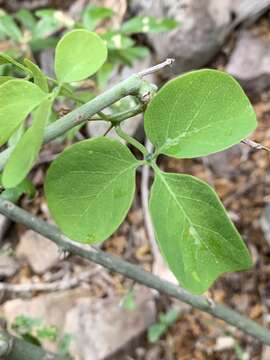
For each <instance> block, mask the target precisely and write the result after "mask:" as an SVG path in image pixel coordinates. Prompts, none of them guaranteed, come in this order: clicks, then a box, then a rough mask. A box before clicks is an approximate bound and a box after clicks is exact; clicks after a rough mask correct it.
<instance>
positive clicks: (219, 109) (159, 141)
mask: <svg viewBox="0 0 270 360" xmlns="http://www.w3.org/2000/svg"><path fill="white" fill-rule="evenodd" d="M28 15H29V14H28V13H20V15H18V19H20V20H19V21H21V22H23V21H24V20H23V19H24V17H28ZM37 15H38V16H39V17H40V18H41V19H43V21H44V23H45V24H47V25H48V27H49V28H50V26H51V27H52V28H54V26H58V25H57V24H58V22H57V21H60V20H59V18H58V17H57V16H58V15H59V14H58V15H57V14H56V13H55V12H54V11H53V10H48V9H47V10H42V11H41V12H39V13H38V14H37ZM56 15H57V16H56ZM112 15H113V14H112V13H111V12H109V11H106V10H104V9H103V8H96V7H89V8H88V10H87V15H85V18H84V22H85V24H86V23H87V26H88V28H90V29H92V28H95V27H96V26H99V25H100V23H101V22H102V21H103V20H104V19H107V18H109V17H111V16H112ZM52 18H53V19H52ZM49 19H50V20H49ZM32 20H33V21H32V25H31V26H33V27H34V28H35V29H36V27H37V26H38V25H37V24H38V23H39V22H37V23H35V21H34V19H32ZM56 20H57V21H56ZM61 21H67V20H63V19H62V20H61ZM147 24H148V26H150V25H151V27H152V28H151V31H156V30H155V29H157V28H158V26H159V28H158V29H159V31H161V29H162V28H163V29H164V27H165V26H167V28H166V29H167V30H168V29H169V28H170V27H173V26H174V25H173V24H172V23H170V22H169V23H166V22H162V21H154V20H153V19H152V18H149V19H148V20H147ZM166 24H167V25H166ZM145 25H146V20H145V18H136V19H135V20H134V21H128V22H127V23H126V24H125V26H124V30H123V29H119V30H108V31H106V32H105V33H104V34H103V35H102V38H101V37H99V36H98V35H96V34H95V33H93V32H90V31H89V30H85V29H76V30H72V31H71V32H69V33H67V34H65V35H64V37H63V38H62V39H61V40H60V41H59V43H58V45H57V47H56V56H55V72H56V76H57V80H55V79H51V78H48V77H47V76H46V75H45V74H43V72H42V71H41V69H40V68H39V67H38V66H37V65H36V64H35V63H34V62H32V61H30V60H25V61H24V65H23V64H21V63H20V62H18V61H16V60H14V59H13V58H12V57H11V56H9V55H7V54H0V64H2V65H3V66H4V67H5V66H7V67H9V68H11V69H13V70H14V75H17V76H19V77H23V79H17V78H16V79H15V78H13V77H10V76H8V75H7V74H4V73H3V76H2V77H0V83H1V85H0V146H2V145H4V146H6V149H5V150H4V151H3V152H1V153H0V166H1V164H3V163H6V165H5V167H4V171H3V174H2V180H1V184H2V185H1V191H2V193H1V196H4V197H5V198H8V199H11V200H12V201H17V200H18V199H19V197H20V196H21V195H22V194H23V193H27V194H30V195H31V194H32V193H33V191H32V190H33V186H32V184H31V183H30V182H29V181H27V180H26V176H27V174H28V173H29V171H30V170H31V168H32V167H33V165H34V162H35V160H36V159H37V156H38V153H39V151H40V149H41V146H42V142H43V138H44V132H45V126H46V124H47V123H48V122H51V121H54V120H55V119H56V118H57V116H56V115H55V114H56V112H55V110H54V102H55V100H57V101H59V100H60V102H61V101H63V99H65V98H68V99H69V101H70V100H72V101H73V103H74V105H75V106H78V105H80V104H82V103H85V102H87V101H89V99H91V98H93V97H94V96H95V95H94V91H91V92H88V91H84V89H83V88H82V89H81V88H79V87H78V84H73V82H78V81H81V80H84V79H86V78H88V77H90V76H92V75H95V77H94V78H92V79H94V80H95V81H96V82H97V84H98V86H99V88H102V87H103V86H105V84H106V82H107V80H108V78H109V76H110V73H111V71H112V70H113V67H114V66H115V64H116V63H117V62H118V60H119V57H120V58H121V61H122V62H123V61H124V62H125V63H129V64H132V62H133V61H134V59H135V58H139V57H143V56H145V48H144V47H137V46H135V42H134V40H133V38H131V37H130V36H129V34H130V33H133V31H142V32H143V31H144V30H145V29H143V26H145ZM44 26H45V25H44ZM85 26H86V25H85ZM127 29H129V30H127ZM132 29H133V30H132ZM35 31H36V30H35ZM149 31H150V30H149ZM105 40H106V41H107V46H108V49H109V52H108V59H107V47H106V43H105ZM106 59H107V60H106ZM92 79H91V81H92ZM132 79H133V78H132ZM134 79H137V78H136V77H134ZM136 81H137V80H136ZM71 83H72V84H71ZM116 89H117V90H116V91H120V92H119V93H117V94H118V95H119V97H121V94H122V92H121V87H117V88H116ZM119 89H120V90H119ZM149 89H150V90H149ZM145 91H146V92H147V91H148V92H150V95H149V98H151V96H152V95H153V93H155V91H156V87H155V86H153V85H150V84H148V83H147V82H146V81H145V82H143V81H142V86H141V89H140V91H139V94H138V93H136V94H132V95H130V96H128V97H125V98H124V99H121V100H120V101H118V102H117V103H114V104H112V105H111V106H110V107H109V108H107V109H106V111H105V113H104V112H102V113H98V114H97V115H96V116H98V117H99V119H100V118H102V119H105V120H106V121H108V122H110V123H111V125H112V126H116V125H119V124H120V122H121V121H123V119H125V117H123V114H124V115H125V114H126V113H125V112H127V113H128V114H129V116H130V113H131V112H132V111H131V110H133V109H136V107H139V108H140V109H142V108H143V109H145V107H146V111H145V124H144V125H145V132H146V135H147V137H148V138H149V139H150V141H151V142H152V144H153V145H154V152H153V153H150V154H149V153H148V151H147V149H146V148H145V147H144V146H143V145H142V144H140V143H139V142H138V141H136V140H135V139H133V138H131V137H129V136H128V135H127V134H125V133H124V132H123V131H122V130H121V129H120V127H119V126H117V134H118V136H120V137H122V138H123V139H124V140H126V141H128V142H129V143H130V144H132V145H133V146H135V147H136V148H137V150H138V151H140V152H141V153H142V155H143V160H137V158H135V157H134V155H133V154H132V153H131V152H130V150H129V149H128V148H127V147H126V146H125V145H123V144H121V143H120V142H118V141H117V140H109V139H107V138H105V137H100V138H95V139H90V140H85V141H82V142H79V143H77V144H75V145H72V146H70V147H69V148H68V149H67V150H65V151H64V152H63V153H62V154H60V155H59V156H58V157H57V159H56V160H55V161H54V162H53V163H52V164H51V166H50V168H49V170H48V173H47V176H46V180H45V195H46V197H47V200H48V206H49V210H50V212H51V215H52V217H53V219H54V221H55V222H56V224H57V225H58V226H59V228H60V229H61V230H62V231H63V232H64V233H65V234H66V235H67V236H68V237H70V238H71V239H72V240H75V241H79V242H82V243H88V244H95V243H99V242H101V241H104V240H105V239H106V238H107V237H109V236H110V235H111V234H112V233H113V232H114V231H115V230H116V229H117V228H118V227H119V225H120V224H121V222H122V221H123V219H124V217H125V216H126V214H127V212H128V210H129V208H130V205H131V202H132V199H133V197H134V192H135V171H136V169H137V167H139V166H140V165H149V166H151V167H152V168H153V170H154V172H155V180H154V184H153V186H152V190H151V199H150V210H151V216H152V220H153V224H154V227H155V233H156V237H157V241H158V243H159V246H160V248H161V251H162V253H163V255H164V258H165V260H166V261H167V263H168V266H169V267H170V269H171V270H172V272H173V273H174V274H175V276H176V278H177V279H178V280H179V282H180V283H181V284H182V285H183V286H184V287H185V288H187V289H189V290H190V291H191V292H193V293H196V294H199V293H202V292H204V291H205V290H206V289H207V288H208V287H209V286H211V284H212V283H213V282H214V281H215V279H216V278H217V277H218V276H219V275H221V274H223V273H224V272H229V271H238V270H243V269H247V268H249V267H250V266H251V265H252V263H251V259H250V255H249V252H248V250H247V248H246V247H245V245H244V243H243V241H242V239H241V237H240V235H239V234H238V232H237V230H236V228H235V227H234V225H233V224H232V222H231V221H230V219H229V217H228V215H227V214H226V211H225V209H224V207H223V206H222V204H221V202H220V201H219V199H218V198H217V196H216V194H215V193H214V191H213V190H212V189H211V188H210V187H209V186H208V185H207V184H205V183H204V182H202V181H200V180H198V179H196V178H194V177H191V176H189V175H184V174H169V173H165V172H162V171H160V170H159V168H158V166H157V164H156V160H157V157H158V155H159V154H165V155H170V156H174V157H177V158H193V157H196V156H204V155H208V154H211V153H215V152H217V151H220V150H223V149H226V148H228V147H230V146H232V145H234V144H236V143H238V142H240V141H241V140H242V139H243V138H245V137H246V136H247V135H248V134H250V132H251V131H252V130H253V129H254V128H255V126H256V118H255V113H254V111H253V109H252V107H251V105H250V102H249V100H248V98H247V97H246V95H245V94H244V92H243V90H242V89H241V87H240V86H239V85H238V83H237V82H236V81H235V80H234V79H233V78H232V77H230V76H229V75H227V74H225V73H222V72H220V71H215V70H200V71H195V72H192V73H189V74H186V75H183V76H179V77H178V78H176V79H174V80H172V81H170V82H169V83H168V84H166V85H165V86H164V87H163V88H162V89H161V90H160V91H159V92H158V93H157V94H156V95H154V96H152V98H151V100H150V103H149V104H148V105H147V106H146V104H145V103H142V101H141V98H140V96H141V95H142V94H144V93H145ZM108 96H111V93H110V92H109V95H108ZM99 99H100V98H97V99H94V100H93V103H96V102H98V101H100V100H99ZM109 100H110V98H109ZM108 103H109V102H108ZM101 105H102V104H101ZM88 106H89V105H86V107H84V109H85V108H87V109H89V108H88ZM104 107H105V105H104ZM90 108H91V104H90ZM87 113H88V110H87ZM76 114H78V120H80V119H79V115H80V110H76ZM28 115H30V116H29V121H27V122H26V124H24V120H25V119H26V118H27V117H28ZM85 115H86V113H84V116H85ZM71 116H73V115H71ZM68 118H69V115H68ZM92 120H93V119H92ZM29 123H30V125H29ZM59 123H60V124H62V123H63V120H60V122H59ZM76 125H77V123H76ZM79 126H81V124H80V125H79ZM74 127H75V126H74ZM25 129H26V130H25ZM75 131H76V129H75V130H74V129H72V130H71V131H70V132H69V133H68V135H67V134H65V136H68V139H71V136H73V135H74V133H75ZM46 134H47V133H46ZM6 143H7V144H6ZM7 159H8V160H7ZM133 300H134V299H133V298H132V296H131V294H129V295H128V296H127V298H126V300H125V305H124V306H126V308H130V309H131V308H133V307H134V306H135V303H134V301H133ZM168 326H169V325H168V320H166V319H165V320H164V318H162V316H161V318H160V323H159V324H157V325H156V326H155V327H154V329H152V330H151V331H152V335H151V338H152V339H155V338H159V336H161V334H163V333H164V331H166V329H167V327H168ZM52 334H53V331H52V332H51V330H50V329H49V330H48V329H44V331H42V332H41V333H39V337H42V336H53V335H52ZM27 336H30V335H29V334H27ZM32 340H33V339H32ZM67 342H68V340H67ZM63 347H65V346H64V345H63Z"/></svg>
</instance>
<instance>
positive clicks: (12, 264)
mask: <svg viewBox="0 0 270 360" xmlns="http://www.w3.org/2000/svg"><path fill="white" fill-rule="evenodd" d="M18 269H19V264H18V262H17V261H16V260H15V259H14V258H13V257H11V256H8V255H5V254H3V255H2V254H0V279H3V278H7V277H11V276H13V275H15V274H16V272H17V271H18Z"/></svg>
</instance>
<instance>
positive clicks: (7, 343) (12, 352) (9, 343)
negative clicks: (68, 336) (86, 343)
mask: <svg viewBox="0 0 270 360" xmlns="http://www.w3.org/2000/svg"><path fill="white" fill-rule="evenodd" d="M0 356H1V359H5V360H37V359H39V360H71V358H70V356H69V355H62V354H53V353H49V352H46V351H45V350H44V349H42V348H41V347H39V346H36V345H32V344H30V343H29V342H27V341H25V340H22V339H19V338H16V337H14V336H11V335H9V334H8V333H6V332H5V331H0Z"/></svg>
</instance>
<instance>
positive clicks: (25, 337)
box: [21, 333, 41, 346]
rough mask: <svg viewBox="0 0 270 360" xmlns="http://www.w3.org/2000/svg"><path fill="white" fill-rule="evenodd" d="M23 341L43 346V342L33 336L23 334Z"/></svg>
mask: <svg viewBox="0 0 270 360" xmlns="http://www.w3.org/2000/svg"><path fill="white" fill-rule="evenodd" d="M21 336H22V339H23V340H25V341H27V342H28V343H30V344H32V345H36V346H41V342H40V341H39V340H38V338H37V337H36V336H34V335H32V334H29V333H28V334H23V335H21Z"/></svg>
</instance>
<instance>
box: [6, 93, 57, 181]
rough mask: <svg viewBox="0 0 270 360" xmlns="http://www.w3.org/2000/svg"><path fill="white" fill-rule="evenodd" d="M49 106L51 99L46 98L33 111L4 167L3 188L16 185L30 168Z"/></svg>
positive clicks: (36, 154) (36, 153) (49, 109)
mask: <svg viewBox="0 0 270 360" xmlns="http://www.w3.org/2000/svg"><path fill="white" fill-rule="evenodd" d="M51 107H52V100H50V99H46V100H44V101H43V103H42V104H41V105H40V106H39V107H38V108H37V110H36V111H35V112H34V120H33V124H32V126H30V128H29V129H28V130H27V131H26V132H25V133H24V135H23V136H22V138H21V139H20V141H19V142H18V144H17V145H16V147H15V149H14V151H13V152H12V153H11V155H10V157H9V159H8V161H7V164H6V166H5V168H4V171H3V176H2V182H3V185H4V187H5V188H13V187H15V186H17V185H18V184H19V183H20V182H21V181H22V180H23V179H24V178H25V177H26V175H27V174H28V172H29V171H30V170H31V168H32V166H33V164H34V162H35V160H36V158H37V156H38V153H39V150H40V148H41V145H42V141H43V135H44V129H45V125H46V123H47V121H48V119H49V117H50V113H51Z"/></svg>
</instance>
